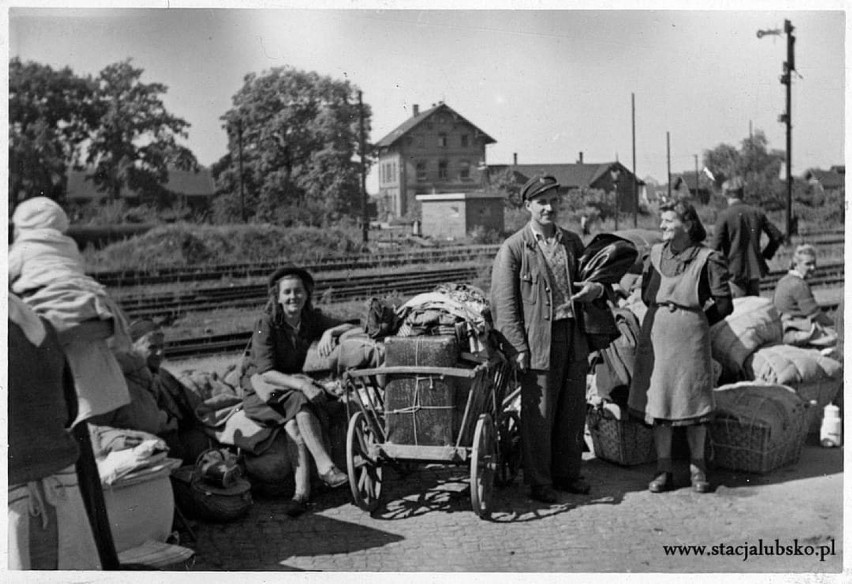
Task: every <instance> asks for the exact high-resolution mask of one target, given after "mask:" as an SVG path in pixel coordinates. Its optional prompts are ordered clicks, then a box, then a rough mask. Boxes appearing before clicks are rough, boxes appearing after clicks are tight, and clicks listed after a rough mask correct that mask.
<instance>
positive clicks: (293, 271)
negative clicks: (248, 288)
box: [268, 266, 314, 294]
mask: <svg viewBox="0 0 852 584" xmlns="http://www.w3.org/2000/svg"><path fill="white" fill-rule="evenodd" d="M286 276H297V277H298V278H299V279H300V280H302V283H303V284H304V285H305V288H307V289H308V293H309V294H310V293H311V292H312V291H313V289H314V277H313V276H311V274H310V273H309V272H308V271H307V270H305V269H302V268H298V267H296V266H282V267H280V268H278V269H277V270H275V271H274V272H272V275H271V276H269V282H268V287H269V289H270V290H271V289H272V288H274V287H275V286H276V285H277V284H278V281H279V280H281V279H282V278H284V277H286Z"/></svg>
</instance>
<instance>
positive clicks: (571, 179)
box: [488, 158, 647, 212]
mask: <svg viewBox="0 0 852 584" xmlns="http://www.w3.org/2000/svg"><path fill="white" fill-rule="evenodd" d="M516 159H517V158H516ZM581 160H582V158H581ZM506 170H509V171H510V172H512V174H513V175H514V176H515V180H516V181H517V182H518V183H523V182H526V181H527V180H529V179H530V178H532V177H533V176H535V175H537V174H549V175H552V176H553V177H555V178H556V180H557V181H558V182H559V185H560V189H559V190H560V192H561V193H563V194H564V193H568V191H571V190H574V189H599V190H602V191H605V192H607V193H612V192H617V193H618V208H619V210H620V211H622V212H632V211H633V208H634V206H635V205H634V198H633V197H634V195H633V180H634V178H635V177H634V175H633V173H632V172H630V171H629V170H628V169H627V167H626V166H624V165H623V164H621V163H620V162H618V161H615V162H600V163H584V162H582V161H581V162H577V163H574V164H511V165H508V164H494V165H490V166H489V167H488V172H489V174H490V175H491V176H494V175H495V174H497V173H500V172H504V171H506ZM636 189H637V193H636V195H637V196H638V197H639V200H640V201H641V200H647V197H646V195H645V192H644V190H645V182H644V181H643V180H641V179H636Z"/></svg>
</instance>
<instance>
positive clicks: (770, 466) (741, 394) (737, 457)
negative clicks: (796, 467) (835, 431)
mask: <svg viewBox="0 0 852 584" xmlns="http://www.w3.org/2000/svg"><path fill="white" fill-rule="evenodd" d="M713 397H714V399H715V402H716V415H715V417H714V419H713V421H712V422H711V423H710V424H709V428H708V437H709V445H710V453H711V458H712V460H713V462H714V463H715V464H716V466H719V467H722V468H728V469H731V470H741V471H747V472H755V473H768V472H771V471H772V470H774V469H776V468H778V467H780V466H784V465H786V464H793V463H795V462H798V460H799V456H800V454H801V451H802V446H803V445H804V442H805V437H806V436H807V425H806V420H805V416H806V409H807V408H808V403H807V402H806V401H805V400H803V399H802V398H800V397H799V396H798V395H796V392H795V391H793V390H792V389H791V388H789V387H786V386H783V385H773V384H767V383H764V382H753V381H744V382H739V383H732V384H729V385H723V386H721V387H718V388H716V389H715V390H713Z"/></svg>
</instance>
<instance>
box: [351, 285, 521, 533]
mask: <svg viewBox="0 0 852 584" xmlns="http://www.w3.org/2000/svg"><path fill="white" fill-rule="evenodd" d="M371 314H376V315H382V314H383V315H384V317H385V321H387V313H386V312H385V311H380V310H378V309H371ZM394 314H395V316H394V318H395V320H396V323H395V324H396V325H397V326H396V334H395V335H392V336H385V338H384V342H385V364H384V366H383V367H380V368H372V369H361V370H358V369H355V370H350V371H348V372H347V373H346V374H345V375H344V385H345V387H346V389H347V394H348V402H347V404H348V407H349V415H350V422H349V429H348V433H347V440H346V454H347V469H348V472H349V481H350V487H351V490H352V495H353V498H354V500H355V502H356V503H357V504H358V505H359V506H361V507H362V508H364V509H365V510H369V511H373V510H374V509H375V508H376V507H377V506H378V504H379V501H380V497H381V484H382V480H383V472H384V468H385V467H391V468H394V469H396V470H397V471H399V470H400V469H401V465H402V464H403V463H414V464H430V463H436V464H456V465H469V466H470V493H471V505H472V507H473V509H474V511H476V512H477V513H478V514H479V515H480V516H483V517H485V516H488V515H489V514H490V512H491V503H490V499H491V488H492V485H493V483H494V480H495V475H496V478H497V480H498V482H503V483H508V482H511V480H512V479H513V478H514V476H515V475H516V474H517V469H518V459H519V452H520V450H519V419H518V417H517V413H515V412H511V411H506V410H505V407H504V404H505V403H506V402H507V401H509V400H507V399H506V398H507V395H506V389H507V386H508V385H509V381H510V379H511V378H513V376H511V375H510V373H511V368H510V364H509V363H508V361H507V360H506V359H505V357H504V356H503V355H502V353H501V352H500V351H499V350H498V349H497V347H496V344H495V342H494V339H493V335H492V326H491V318H490V311H489V307H488V300H487V298H486V297H485V294H484V293H483V292H482V291H481V290H479V289H478V288H475V287H473V286H467V285H463V284H443V285H440V286H438V287H437V288H436V289H435V290H434V291H433V292H429V293H426V294H420V295H418V296H415V297H414V298H412V299H411V300H409V301H408V302H406V303H405V304H404V305H403V306H402V307H400V308H399V309H398V310H396V311H395V313H394ZM390 328H391V327H384V330H385V331H387V332H389V329H390ZM370 329H371V327H370V322H369V321H368V330H370ZM372 330H381V327H374V328H373V329H372Z"/></svg>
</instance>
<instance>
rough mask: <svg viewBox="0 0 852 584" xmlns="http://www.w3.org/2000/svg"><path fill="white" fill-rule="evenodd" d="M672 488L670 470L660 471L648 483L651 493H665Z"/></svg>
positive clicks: (672, 480) (672, 482)
mask: <svg viewBox="0 0 852 584" xmlns="http://www.w3.org/2000/svg"><path fill="white" fill-rule="evenodd" d="M672 489H674V477H673V476H672V473H670V472H661V473H658V474H657V476H655V477H654V480H652V481H651V482H650V483H648V490H649V491H651V492H652V493H665V492H666V491H671V490H672Z"/></svg>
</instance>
